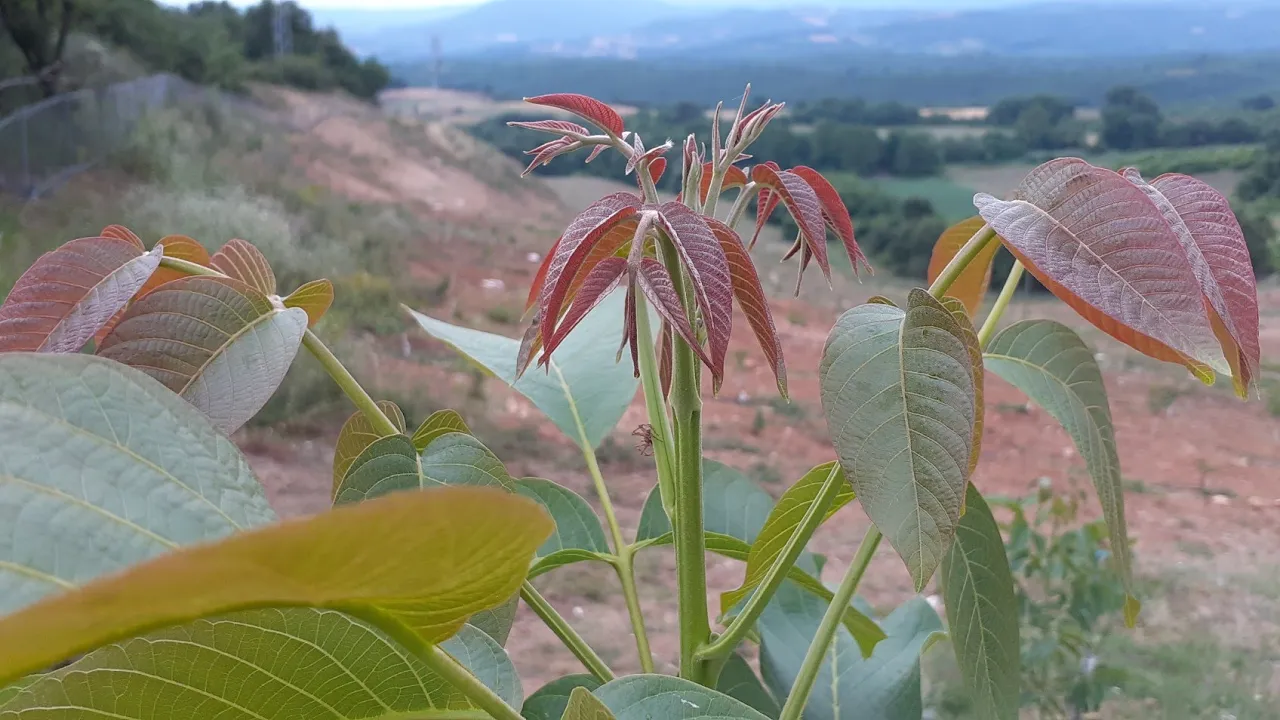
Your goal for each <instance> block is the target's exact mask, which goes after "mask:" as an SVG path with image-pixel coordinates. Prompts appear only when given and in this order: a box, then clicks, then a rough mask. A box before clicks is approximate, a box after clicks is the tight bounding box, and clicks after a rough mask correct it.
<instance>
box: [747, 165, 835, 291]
mask: <svg viewBox="0 0 1280 720" xmlns="http://www.w3.org/2000/svg"><path fill="white" fill-rule="evenodd" d="M751 179H752V180H753V181H755V183H756V184H757V185H760V186H761V187H767V188H769V189H770V190H773V191H774V192H775V193H777V194H778V195H780V196H781V197H782V202H783V203H784V204H786V206H787V210H789V211H790V212H791V216H792V217H793V218H795V220H796V224H797V225H799V226H800V232H802V233H804V239H805V243H806V244H807V245H808V246H809V251H810V252H812V253H813V259H814V260H817V261H818V267H820V268H822V274H823V275H824V276H825V277H826V278H827V283H828V284H830V283H831V266H830V264H829V263H828V262H827V226H826V222H825V220H824V219H823V216H822V201H820V200H819V199H818V194H817V193H816V192H814V190H813V188H812V187H811V186H810V185H809V183H808V182H806V181H805V180H804V178H802V177H800V176H799V175H796V174H795V173H793V172H789V171H786V170H784V171H782V172H778V171H777V170H775V169H774V168H772V167H770V166H769V165H767V164H766V165H756V166H755V167H754V168H752V169H751ZM766 217H767V216H766ZM757 222H758V221H757ZM754 242H755V240H754V238H753V239H752V243H754Z"/></svg>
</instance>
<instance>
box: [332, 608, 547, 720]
mask: <svg viewBox="0 0 1280 720" xmlns="http://www.w3.org/2000/svg"><path fill="white" fill-rule="evenodd" d="M339 609H340V610H342V611H343V612H346V613H347V614H348V615H353V616H355V617H357V618H359V619H361V620H364V621H365V622H367V623H369V624H370V625H373V626H374V627H376V628H378V629H379V630H381V631H382V632H384V633H386V634H387V635H388V636H389V637H390V638H391V639H392V640H395V641H396V643H397V644H398V645H400V646H401V647H403V648H404V649H405V650H408V651H409V652H411V653H413V654H414V656H415V657H417V658H418V659H419V660H421V661H422V663H423V664H424V665H426V666H427V668H429V669H430V670H431V671H432V672H434V673H435V674H437V675H439V676H440V677H441V678H443V679H444V680H445V682H447V683H449V684H450V685H452V686H453V687H454V688H455V689H457V690H458V691H460V692H461V693H462V694H463V695H466V696H467V699H469V700H470V701H471V702H473V703H475V704H476V706H477V707H479V708H480V709H481V710H484V711H485V712H487V713H489V715H490V717H493V718H495V719H496V720H523V718H521V716H520V712H519V711H518V710H516V709H515V708H513V707H511V706H510V705H508V704H507V703H506V701H505V700H503V699H502V698H501V697H499V696H498V694H497V693H495V692H494V691H492V690H490V689H489V688H488V687H487V686H486V685H485V684H484V683H482V682H480V681H479V680H477V679H476V676H475V675H472V674H471V672H470V671H469V670H467V669H466V668H465V667H463V666H462V664H460V663H459V662H458V661H457V660H454V659H453V658H452V657H451V656H450V655H449V653H447V652H445V651H444V650H441V649H440V646H439V645H433V644H431V643H428V642H427V641H426V640H423V639H422V636H420V635H418V634H417V633H416V632H414V631H413V630H412V629H410V628H409V627H408V626H406V625H405V624H404V623H402V622H400V621H399V620H396V619H395V618H393V617H391V616H390V615H387V614H386V613H384V612H383V611H381V610H378V609H376V608H370V607H367V606H362V607H353V608H339Z"/></svg>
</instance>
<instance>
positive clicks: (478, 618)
mask: <svg viewBox="0 0 1280 720" xmlns="http://www.w3.org/2000/svg"><path fill="white" fill-rule="evenodd" d="M519 607H520V595H519V593H517V594H515V595H512V596H511V599H510V600H508V601H507V602H506V603H505V604H503V605H499V606H498V607H496V608H493V609H492V610H483V611H481V612H478V613H476V614H475V615H472V616H471V619H470V620H468V621H467V624H468V625H471V626H473V627H476V628H478V629H479V630H480V631H481V632H483V633H484V634H485V635H488V636H489V637H491V638H493V640H494V642H496V643H498V644H499V645H501V646H503V647H506V645H507V638H509V637H511V626H512V625H513V624H515V621H516V610H517V609H518V608H519Z"/></svg>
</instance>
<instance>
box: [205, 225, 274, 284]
mask: <svg viewBox="0 0 1280 720" xmlns="http://www.w3.org/2000/svg"><path fill="white" fill-rule="evenodd" d="M209 265H210V266H212V267H213V268H214V269H215V270H218V271H220V272H222V274H223V275H226V276H227V277H232V278H235V279H236V280H239V281H240V282H243V283H244V284H246V285H248V286H249V287H251V288H253V289H255V290H257V291H258V292H260V293H262V294H263V295H275V294H276V274H275V273H274V272H272V270H271V264H270V263H268V262H267V259H266V258H265V257H263V255H262V253H261V252H260V251H259V250H258V248H256V247H254V246H253V245H251V244H249V243H247V242H245V241H244V240H240V239H239V238H237V239H235V240H231V241H229V242H228V243H227V244H226V245H223V246H222V247H221V248H220V249H219V250H218V252H216V253H214V254H213V257H212V258H210V259H209Z"/></svg>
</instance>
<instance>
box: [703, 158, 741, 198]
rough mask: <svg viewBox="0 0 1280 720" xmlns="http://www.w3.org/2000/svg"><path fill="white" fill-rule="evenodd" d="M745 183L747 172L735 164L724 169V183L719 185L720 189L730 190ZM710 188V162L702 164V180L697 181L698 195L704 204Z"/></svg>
mask: <svg viewBox="0 0 1280 720" xmlns="http://www.w3.org/2000/svg"><path fill="white" fill-rule="evenodd" d="M746 184H747V174H746V173H745V172H743V170H742V168H740V167H738V166H737V165H730V166H729V169H728V170H726V171H725V174H724V183H723V184H722V185H721V186H720V189H721V190H732V189H733V188H740V187H744V186H745V185H746ZM710 190H711V163H703V164H702V180H701V181H700V182H699V183H698V197H699V199H700V200H701V201H702V202H703V203H704V204H705V203H706V202H707V193H708V192H709V191H710Z"/></svg>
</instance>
